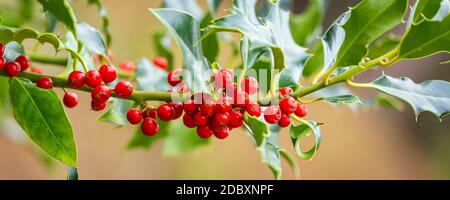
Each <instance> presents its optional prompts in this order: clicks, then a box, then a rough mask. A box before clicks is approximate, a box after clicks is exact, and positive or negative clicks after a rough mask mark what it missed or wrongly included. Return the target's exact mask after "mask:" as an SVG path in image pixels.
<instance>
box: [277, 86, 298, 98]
mask: <svg viewBox="0 0 450 200" xmlns="http://www.w3.org/2000/svg"><path fill="white" fill-rule="evenodd" d="M279 92H280V95H281V96H283V97H285V96H287V95H290V94H292V93H293V92H294V91H293V90H292V88H290V87H284V88H281V89H280V91H279Z"/></svg>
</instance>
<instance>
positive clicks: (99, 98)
mask: <svg viewBox="0 0 450 200" xmlns="http://www.w3.org/2000/svg"><path fill="white" fill-rule="evenodd" d="M91 97H92V100H94V101H95V102H97V103H105V102H107V101H108V99H109V98H110V97H111V90H110V89H109V87H108V86H106V85H99V86H97V87H95V88H94V89H93V90H92V92H91Z"/></svg>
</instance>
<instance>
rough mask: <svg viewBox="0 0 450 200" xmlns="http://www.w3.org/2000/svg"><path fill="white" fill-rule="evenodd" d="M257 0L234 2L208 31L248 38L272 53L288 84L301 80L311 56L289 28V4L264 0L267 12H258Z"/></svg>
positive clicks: (254, 45) (253, 46)
mask: <svg viewBox="0 0 450 200" xmlns="http://www.w3.org/2000/svg"><path fill="white" fill-rule="evenodd" d="M256 3H257V0H247V1H234V2H233V6H232V8H230V9H229V10H230V12H231V14H230V15H227V16H225V17H222V18H219V19H216V20H214V21H213V25H211V26H209V33H208V34H212V33H215V32H221V31H224V32H237V33H241V34H242V35H243V36H244V37H245V38H248V39H249V41H250V43H251V48H250V50H252V49H259V48H264V49H267V50H269V51H270V52H271V54H272V55H271V58H272V59H273V60H272V63H273V68H275V69H278V70H283V69H284V71H283V72H282V73H283V74H284V76H285V78H286V79H289V80H288V82H289V85H296V84H297V83H298V81H299V80H300V76H301V73H302V70H303V64H304V62H305V61H306V58H307V57H308V54H307V53H306V50H305V48H303V47H301V46H298V45H297V44H296V43H295V41H294V39H293V38H292V35H291V31H290V28H289V5H287V4H286V2H285V1H268V0H267V1H264V10H265V12H261V13H265V14H262V16H261V15H260V16H258V15H256V13H257V11H256Z"/></svg>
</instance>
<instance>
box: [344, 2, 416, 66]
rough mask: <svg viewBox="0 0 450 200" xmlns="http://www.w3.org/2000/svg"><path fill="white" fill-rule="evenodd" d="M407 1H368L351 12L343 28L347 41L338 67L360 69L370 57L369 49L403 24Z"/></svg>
mask: <svg viewBox="0 0 450 200" xmlns="http://www.w3.org/2000/svg"><path fill="white" fill-rule="evenodd" d="M407 7H408V0H385V1H379V0H365V1H362V2H361V3H360V4H358V5H357V6H356V7H355V8H352V9H351V10H350V18H349V19H348V21H347V22H346V23H345V24H344V25H343V26H342V27H343V28H344V30H345V40H344V42H343V43H342V46H341V48H340V51H339V55H338V57H337V58H336V62H335V65H336V66H337V67H347V66H352V65H358V64H359V62H360V61H361V60H362V59H363V58H364V57H365V56H366V55H367V46H368V45H369V44H370V43H372V42H373V41H375V40H376V39H377V38H379V37H380V36H381V35H383V34H384V33H386V32H387V31H389V30H391V29H392V28H394V27H396V26H397V25H399V24H400V23H401V22H402V21H403V16H404V14H405V11H406V10H407Z"/></svg>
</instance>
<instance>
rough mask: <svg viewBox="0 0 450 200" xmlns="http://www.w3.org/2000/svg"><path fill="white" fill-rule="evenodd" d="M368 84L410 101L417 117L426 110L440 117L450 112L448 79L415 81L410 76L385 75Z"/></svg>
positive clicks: (449, 84) (449, 85)
mask: <svg viewBox="0 0 450 200" xmlns="http://www.w3.org/2000/svg"><path fill="white" fill-rule="evenodd" d="M367 86H368V87H371V88H375V89H377V90H379V91H381V92H384V93H386V94H389V95H392V96H395V97H397V98H399V99H402V100H404V101H406V102H408V103H409V104H410V105H411V107H412V108H413V110H414V113H415V114H416V119H417V118H418V117H419V115H420V113H422V112H425V111H428V112H431V113H433V114H434V115H435V116H437V117H438V118H439V119H443V118H444V117H445V116H446V115H448V114H449V112H450V83H449V82H446V81H440V80H431V81H425V82H423V83H414V82H413V81H412V80H411V79H409V78H405V77H401V78H393V77H390V76H386V75H383V76H381V77H380V78H378V79H377V80H375V81H374V82H372V83H371V84H368V85H367Z"/></svg>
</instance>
